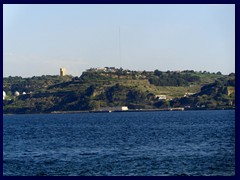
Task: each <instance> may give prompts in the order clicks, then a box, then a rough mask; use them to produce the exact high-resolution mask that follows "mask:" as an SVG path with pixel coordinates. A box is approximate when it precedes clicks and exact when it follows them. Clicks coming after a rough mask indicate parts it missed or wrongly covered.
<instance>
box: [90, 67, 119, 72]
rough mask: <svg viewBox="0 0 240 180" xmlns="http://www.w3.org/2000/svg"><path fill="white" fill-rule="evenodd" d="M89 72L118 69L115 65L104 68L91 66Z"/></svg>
mask: <svg viewBox="0 0 240 180" xmlns="http://www.w3.org/2000/svg"><path fill="white" fill-rule="evenodd" d="M87 71H88V72H94V71H95V72H97V71H104V72H116V71H117V68H115V67H104V68H100V67H98V68H90V69H87Z"/></svg>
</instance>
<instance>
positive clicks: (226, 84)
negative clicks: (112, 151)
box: [3, 68, 235, 113]
mask: <svg viewBox="0 0 240 180" xmlns="http://www.w3.org/2000/svg"><path fill="white" fill-rule="evenodd" d="M3 90H4V91H5V92H6V97H5V100H4V105H3V111H4V113H50V112H53V111H85V110H100V109H101V108H106V107H116V106H128V107H129V108H130V109H139V108H141V109H154V108H166V107H186V106H187V107H188V108H190V109H196V108H203V107H204V108H232V107H234V106H235V74H233V73H232V74H230V75H222V74H221V73H209V72H194V71H188V70H187V71H182V72H175V71H171V72H170V71H167V72H162V71H159V70H155V71H130V70H123V69H116V68H104V69H89V70H87V71H85V72H83V73H82V75H81V76H80V77H73V76H63V77H61V76H49V75H47V76H40V77H31V78H22V77H7V78H3ZM16 91H18V92H19V95H18V93H16ZM157 95H165V97H166V99H158V98H157Z"/></svg>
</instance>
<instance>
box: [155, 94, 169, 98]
mask: <svg viewBox="0 0 240 180" xmlns="http://www.w3.org/2000/svg"><path fill="white" fill-rule="evenodd" d="M155 98H156V99H167V96H166V95H155Z"/></svg>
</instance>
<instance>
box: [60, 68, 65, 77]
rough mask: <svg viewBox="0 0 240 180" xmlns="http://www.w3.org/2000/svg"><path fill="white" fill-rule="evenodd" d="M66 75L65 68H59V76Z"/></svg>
mask: <svg viewBox="0 0 240 180" xmlns="http://www.w3.org/2000/svg"><path fill="white" fill-rule="evenodd" d="M65 75H66V68H60V76H65Z"/></svg>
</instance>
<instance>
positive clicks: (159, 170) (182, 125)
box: [3, 110, 235, 176]
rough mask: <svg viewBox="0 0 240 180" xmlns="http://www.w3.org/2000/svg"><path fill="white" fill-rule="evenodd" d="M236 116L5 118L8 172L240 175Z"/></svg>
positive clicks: (198, 113) (189, 113)
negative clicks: (237, 159)
mask: <svg viewBox="0 0 240 180" xmlns="http://www.w3.org/2000/svg"><path fill="white" fill-rule="evenodd" d="M234 125H235V111H233V110H232V111H227V110H224V111H181V112H171V111H163V112H137V113H135V112H124V113H82V114H45V115H44V114H42V115H41V114H40V115H8V116H6V115H4V116H3V175H30V176H32V175H33V176H36V175H40V176H42V175H54V176H55V175H59V176H60V175H67V176H72V175H76V176H89V175H90V176H92V175H111V176H113V175H114V176H115V175H121V176H122V175H144V176H148V175H150V176H180V175H193V176H200V175H201V176H202V175H205V176H216V175H217V176H218V175H219V176H222V175H227V176H228V175H235V126H234Z"/></svg>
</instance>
